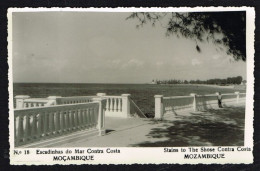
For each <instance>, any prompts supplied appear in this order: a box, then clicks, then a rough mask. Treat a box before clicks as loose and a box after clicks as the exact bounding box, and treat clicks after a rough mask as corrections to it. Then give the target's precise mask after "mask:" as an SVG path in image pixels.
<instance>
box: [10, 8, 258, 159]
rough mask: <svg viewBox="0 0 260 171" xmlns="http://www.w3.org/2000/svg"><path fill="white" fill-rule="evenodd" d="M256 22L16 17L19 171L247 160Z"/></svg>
mask: <svg viewBox="0 0 260 171" xmlns="http://www.w3.org/2000/svg"><path fill="white" fill-rule="evenodd" d="M252 14H254V10H253V9H252V8H247V7H244V8H239V7H237V8H235V7H233V8H232V7H230V8H198V9H196V8H195V9H187V8H185V9H182V8H174V9H167V8H165V9H163V8H158V9H156V8H149V9H136V8H134V9H127V8H125V9H124V8H121V9H103V10H102V9H85V10H84V9H69V8H68V9H62V8H56V9H55V8H54V9H44V8H39V9H37V8H35V9H30V8H29V9H22V8H20V9H15V8H14V9H9V12H8V33H9V36H8V54H9V56H8V63H9V94H10V99H9V108H10V113H9V120H10V127H9V129H10V140H9V141H10V146H11V149H13V150H14V152H10V154H12V160H13V163H16V164H19V162H20V163H23V162H24V163H26V162H28V163H31V164H33V163H34V162H35V163H38V164H40V163H41V160H42V162H43V163H44V161H45V157H46V156H47V155H44V154H48V155H49V156H48V157H47V158H49V159H48V162H49V163H53V164H56V163H59V162H62V161H60V160H63V161H64V155H66V156H68V158H69V159H68V158H67V159H66V160H69V161H67V162H71V163H74V162H80V161H73V157H72V158H70V157H69V155H72V154H73V155H79V154H80V155H84V156H85V160H92V159H93V160H94V161H93V162H94V163H102V162H103V163H120V162H121V163H157V161H155V160H154V159H152V156H151V155H152V153H150V152H149V150H150V151H153V150H154V151H158V155H159V156H161V157H160V159H158V163H176V162H177V163H193V162H195V163H196V162H201V161H203V160H206V162H207V163H230V162H231V163H232V162H233V163H237V162H238V163H250V162H252V161H253V159H252V151H253V148H252V146H253V142H252V141H253V140H252V136H253V125H252V124H253V94H254V91H253V84H254V77H253V71H254V59H253V57H254V45H253V38H254V34H253V33H254V25H253V24H254V16H253V15H252ZM19 149H22V150H21V151H20V150H19ZM142 150H144V151H146V152H144V151H142ZM131 151H132V152H133V151H135V154H131ZM141 151H142V152H141ZM138 152H140V154H139V153H138ZM19 153H20V154H21V155H19ZM99 153H102V154H99ZM26 154H27V155H28V160H27V159H26ZM35 155H36V156H37V155H39V157H37V158H35ZM102 155H103V156H102ZM171 155H172V156H174V155H177V156H176V157H175V158H176V160H172V159H171V158H170V156H171ZM59 156H61V158H62V157H63V158H62V159H61V158H60V157H59ZM145 156H146V157H145ZM241 156H248V157H247V159H241ZM106 157H111V158H110V159H109V160H107V162H104V161H105V159H106ZM133 158H135V159H133ZM196 158H198V160H195V161H194V160H193V161H191V159H196ZM142 159H143V160H142ZM46 160H47V159H46ZM83 163H84V162H83Z"/></svg>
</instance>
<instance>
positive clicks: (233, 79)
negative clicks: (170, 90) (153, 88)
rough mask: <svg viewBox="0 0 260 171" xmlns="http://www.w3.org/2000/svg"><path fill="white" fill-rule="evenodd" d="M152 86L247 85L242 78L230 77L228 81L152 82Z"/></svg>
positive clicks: (175, 80) (174, 80) (172, 80)
mask: <svg viewBox="0 0 260 171" xmlns="http://www.w3.org/2000/svg"><path fill="white" fill-rule="evenodd" d="M151 84H210V85H235V84H236V85H239V84H244V85H245V84H246V80H243V78H242V77H241V76H237V77H228V78H226V79H220V78H214V79H208V80H189V81H188V80H178V79H169V80H152V83H151Z"/></svg>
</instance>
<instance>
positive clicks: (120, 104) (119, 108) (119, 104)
mask: <svg viewBox="0 0 260 171" xmlns="http://www.w3.org/2000/svg"><path fill="white" fill-rule="evenodd" d="M118 102H119V103H118V112H122V99H121V98H120V99H118Z"/></svg>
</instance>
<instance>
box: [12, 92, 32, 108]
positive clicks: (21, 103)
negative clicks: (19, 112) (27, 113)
mask: <svg viewBox="0 0 260 171" xmlns="http://www.w3.org/2000/svg"><path fill="white" fill-rule="evenodd" d="M14 98H15V99H16V109H23V108H24V100H25V99H29V98H30V96H27V95H18V96H15V97H14Z"/></svg>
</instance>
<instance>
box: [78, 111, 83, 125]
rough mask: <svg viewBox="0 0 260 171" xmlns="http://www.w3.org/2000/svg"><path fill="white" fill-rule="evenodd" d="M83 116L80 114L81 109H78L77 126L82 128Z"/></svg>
mask: <svg viewBox="0 0 260 171" xmlns="http://www.w3.org/2000/svg"><path fill="white" fill-rule="evenodd" d="M82 123H83V116H82V109H79V110H78V128H82V126H83V124H82Z"/></svg>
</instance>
